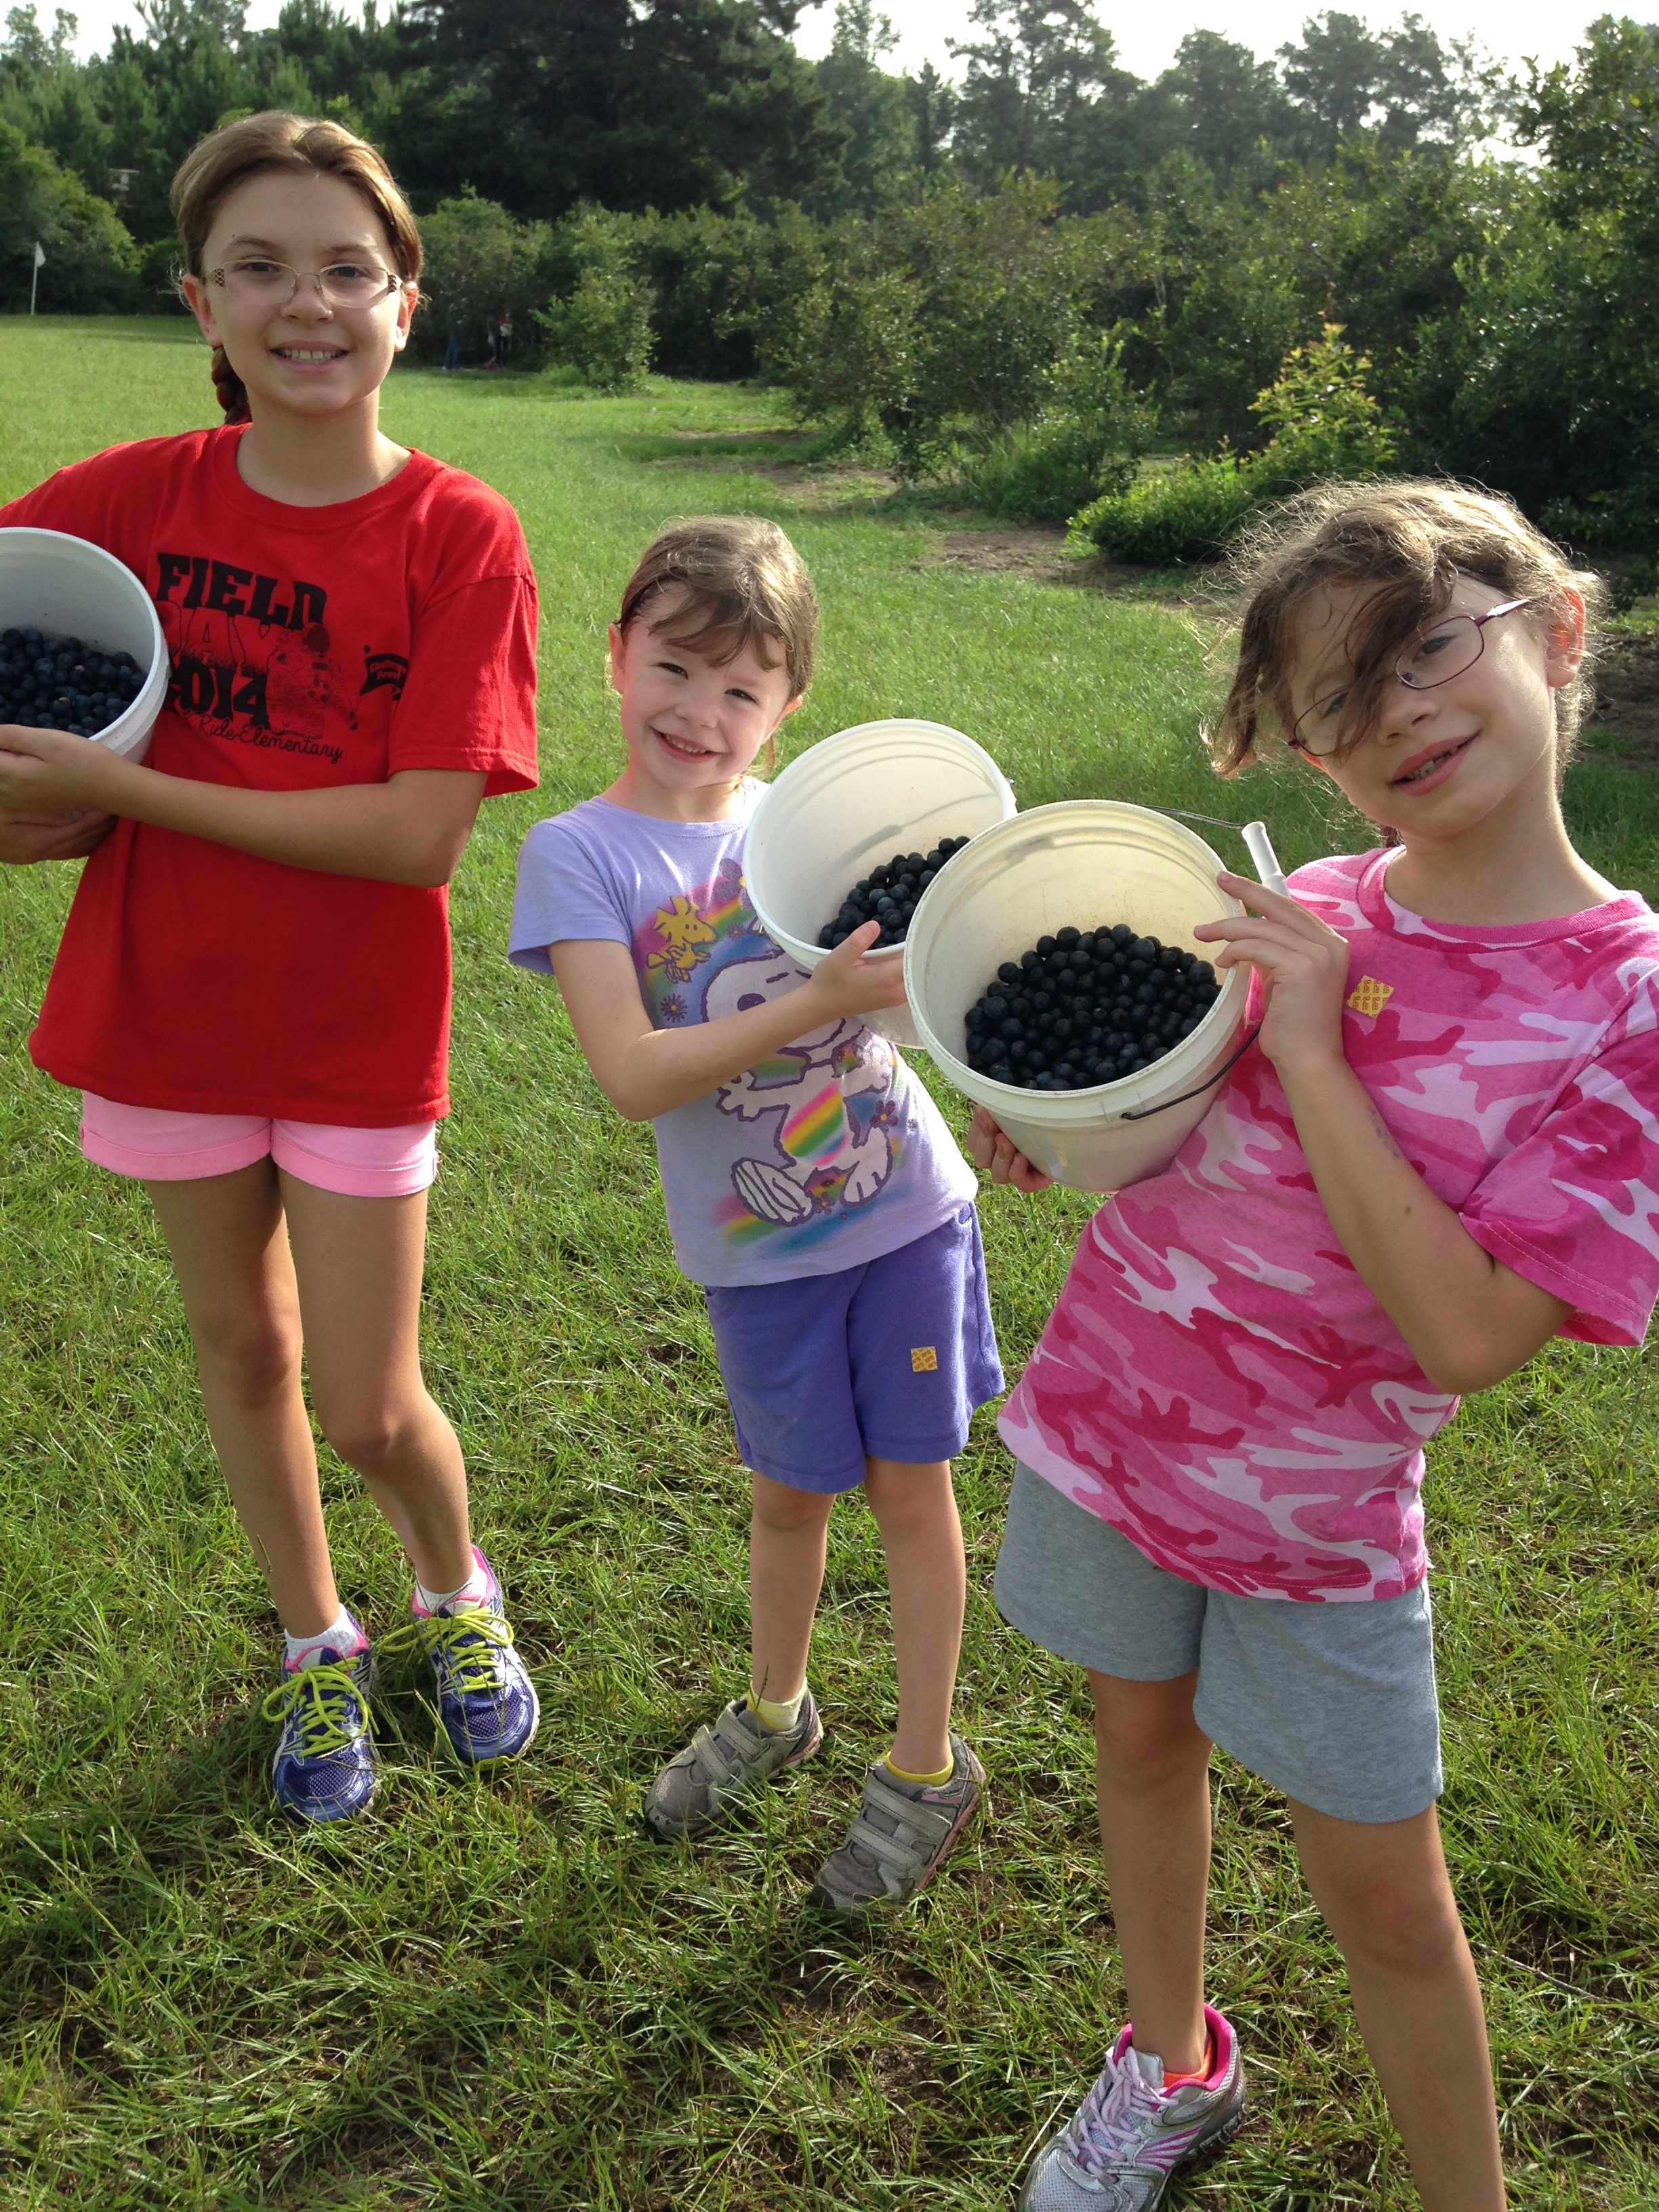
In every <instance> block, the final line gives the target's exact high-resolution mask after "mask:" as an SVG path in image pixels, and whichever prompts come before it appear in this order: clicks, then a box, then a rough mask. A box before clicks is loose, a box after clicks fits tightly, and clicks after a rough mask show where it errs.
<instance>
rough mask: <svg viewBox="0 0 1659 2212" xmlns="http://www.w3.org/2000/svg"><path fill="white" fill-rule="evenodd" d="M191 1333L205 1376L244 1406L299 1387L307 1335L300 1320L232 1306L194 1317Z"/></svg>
mask: <svg viewBox="0 0 1659 2212" xmlns="http://www.w3.org/2000/svg"><path fill="white" fill-rule="evenodd" d="M191 1340H192V1341H193V1342H194V1344H195V1346H196V1360H197V1366H198V1367H199V1368H200V1369H201V1370H202V1372H203V1379H204V1382H205V1381H208V1380H209V1379H210V1380H211V1382H212V1383H213V1385H214V1386H215V1388H216V1390H217V1391H219V1392H221V1393H226V1394H228V1395H230V1396H231V1397H233V1398H234V1399H235V1400H236V1401H237V1402H238V1403H239V1404H240V1405H244V1406H261V1405H268V1404H269V1403H270V1401H271V1400H272V1399H273V1398H279V1397H281V1396H283V1395H284V1394H285V1393H286V1392H288V1391H289V1390H292V1389H297V1388H298V1387H299V1380H300V1359H301V1338H300V1329H299V1324H298V1322H297V1321H295V1322H292V1323H289V1322H286V1321H285V1320H284V1319H283V1317H282V1316H278V1315H275V1314H270V1313H265V1312H259V1313H239V1312H236V1311H234V1310H224V1311H222V1312H218V1313H215V1314H212V1315H210V1316H203V1317H200V1318H192V1320H191Z"/></svg>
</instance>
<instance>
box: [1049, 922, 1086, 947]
mask: <svg viewBox="0 0 1659 2212" xmlns="http://www.w3.org/2000/svg"><path fill="white" fill-rule="evenodd" d="M1082 934H1083V932H1082V931H1081V930H1080V929H1073V928H1072V927H1070V926H1069V925H1068V926H1067V927H1066V928H1064V929H1057V930H1056V931H1055V932H1054V943H1055V944H1056V945H1059V946H1060V950H1061V951H1063V952H1071V951H1074V950H1075V948H1076V945H1077V941H1078V939H1079V938H1080V937H1081V936H1082Z"/></svg>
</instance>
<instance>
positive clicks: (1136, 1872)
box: [1089, 1674, 1210, 2074]
mask: <svg viewBox="0 0 1659 2212" xmlns="http://www.w3.org/2000/svg"><path fill="white" fill-rule="evenodd" d="M1089 1687H1090V1689H1091V1691H1092V1692H1093V1693H1094V1701H1095V1784H1096V1790H1097V1796H1098V1799H1099V1805H1100V1840H1101V1843H1102V1844H1103V1848H1104V1850H1105V1854H1106V1877H1107V1880H1108V1881H1109V1883H1110V1885H1111V1892H1112V1918H1113V1921H1114V1922H1115V1925H1116V1929H1117V1941H1118V1953H1119V1956H1120V1957H1121V1960H1122V1963H1123V1978H1124V1981H1125V1983H1126V1984H1127V1987H1128V1993H1129V2017H1130V2019H1131V2020H1132V2021H1133V2022H1134V2031H1135V2048H1136V2050H1137V2051H1146V2053H1147V2054H1148V2055H1149V2056H1151V2057H1157V2058H1161V2059H1162V2060H1163V2061H1164V2072H1165V2073H1166V2074H1184V2073H1188V2072H1191V2071H1193V2070H1194V2069H1196V2068H1198V2067H1200V2066H1201V2065H1202V2064H1203V2063H1204V2044H1205V2029H1204V1921H1205V1895H1206V1890H1207V1888H1208V1886H1209V1878H1210V1739H1209V1738H1208V1736H1206V1735H1205V1734H1204V1731H1203V1730H1202V1729H1200V1727H1199V1725H1198V1723H1197V1722H1196V1721H1195V1720H1194V1718H1193V1696H1194V1692H1195V1691H1196V1689H1197V1687H1198V1676H1197V1675H1196V1674H1183V1675H1181V1676H1180V1677H1179V1678H1178V1679H1176V1680H1174V1681H1170V1682H1131V1681H1126V1680H1123V1679H1122V1678H1121V1677H1120V1676H1117V1675H1112V1674H1091V1675H1090V1677H1089Z"/></svg>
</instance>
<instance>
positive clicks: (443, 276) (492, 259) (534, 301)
mask: <svg viewBox="0 0 1659 2212" xmlns="http://www.w3.org/2000/svg"><path fill="white" fill-rule="evenodd" d="M421 248H422V254H423V255H424V257H425V258H424V260H423V262H422V268H421V290H422V294H423V295H424V302H425V303H424V305H423V306H422V309H421V312H420V313H419V314H418V315H417V316H416V319H415V327H414V330H413V331H412V332H411V334H410V336H411V343H412V345H413V348H414V350H415V351H416V353H417V354H421V355H422V356H426V357H427V358H428V359H429V360H437V359H441V357H442V356H443V354H444V352H445V350H446V349H447V346H448V343H449V341H450V339H451V337H454V338H455V339H457V340H458V341H459V345H460V349H461V357H462V359H463V361H465V362H471V363H473V364H477V363H478V362H483V361H484V360H485V359H486V358H487V357H488V355H489V333H488V331H487V329H486V325H487V324H488V322H489V318H490V317H491V316H492V315H501V314H507V315H510V316H511V317H512V319H513V324H514V326H515V328H516V329H517V330H518V331H520V332H522V333H523V337H524V339H525V340H526V341H531V342H533V324H532V317H533V315H534V313H535V310H536V308H537V307H538V306H539V305H540V303H541V302H542V301H544V300H545V299H546V297H547V295H548V293H549V292H550V290H551V289H552V286H553V283H554V275H555V269H554V239H553V233H552V230H551V229H550V227H549V226H548V225H547V224H546V223H544V222H518V221H517V220H516V219H515V218H514V217H513V216H510V215H509V214H508V213H507V210H506V209H505V208H503V207H497V206H496V204H495V201H494V200H483V199H480V198H479V197H478V196H477V193H476V192H471V191H468V192H464V193H463V194H462V195H461V197H459V199H453V200H444V201H441V203H440V204H439V205H438V207H437V208H436V209H435V211H434V212H433V213H432V214H431V215H428V216H422V218H421Z"/></svg>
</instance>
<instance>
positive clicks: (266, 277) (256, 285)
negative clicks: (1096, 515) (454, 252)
mask: <svg viewBox="0 0 1659 2212" xmlns="http://www.w3.org/2000/svg"><path fill="white" fill-rule="evenodd" d="M307 276H309V277H310V278H311V280H312V282H313V283H314V284H315V285H316V287H317V290H318V294H319V297H320V298H321V300H322V302H323V305H324V306H325V307H333V308H347V309H349V308H352V307H378V306H379V305H380V301H382V300H387V299H390V298H391V296H392V294H393V293H394V292H396V291H398V290H400V289H402V286H403V283H404V279H403V278H402V277H401V276H398V275H397V273H396V272H395V271H394V270H390V269H382V268H381V267H380V264H379V263H378V262H376V261H354V260H348V259H342V260H339V261H331V262H330V263H329V264H328V266H327V268H325V269H295V267H294V266H293V264H291V263H289V262H287V261H276V260H274V259H273V258H271V256H270V254H268V253H244V254H240V255H239V256H238V258H236V259H235V260H234V261H227V262H226V263H225V264H223V266H222V268H218V269H210V270H209V271H208V277H209V280H210V282H211V283H215V284H218V285H222V287H223V289H225V290H226V291H227V292H228V294H229V295H230V296H231V298H232V299H233V300H235V301H239V302H240V304H241V305H242V306H243V307H287V305H288V303H289V301H290V300H291V299H293V297H294V296H295V293H297V292H298V290H299V289H300V285H301V280H302V279H303V278H304V277H307Z"/></svg>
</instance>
